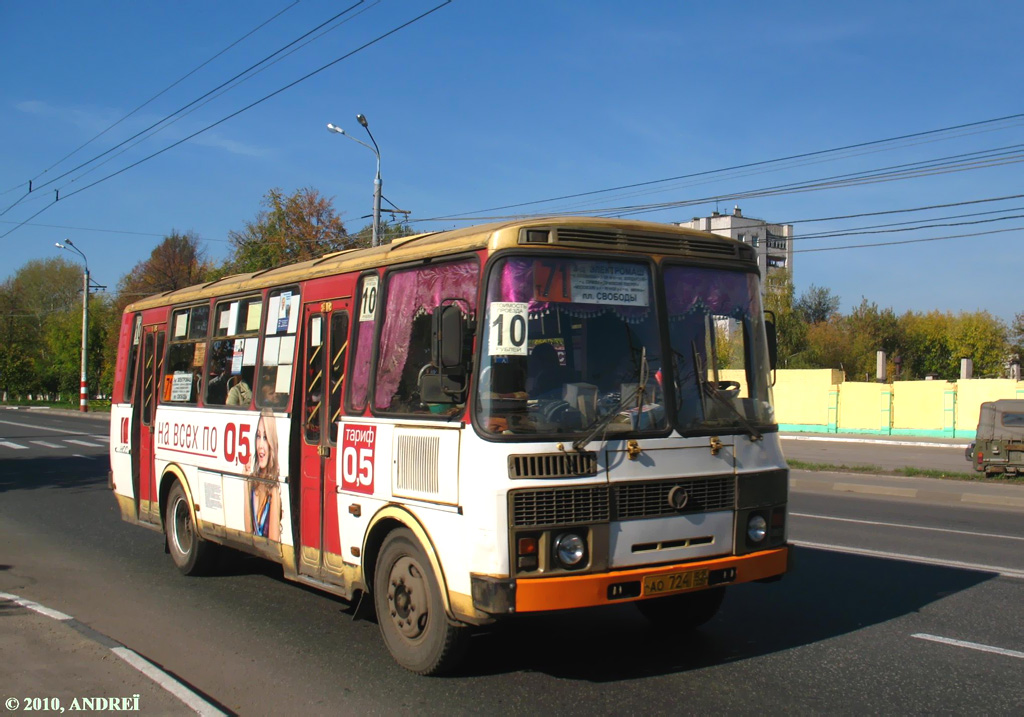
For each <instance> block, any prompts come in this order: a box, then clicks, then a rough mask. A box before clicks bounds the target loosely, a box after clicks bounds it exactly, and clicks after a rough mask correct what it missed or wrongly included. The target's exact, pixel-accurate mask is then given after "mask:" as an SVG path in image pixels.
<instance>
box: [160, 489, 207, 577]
mask: <svg viewBox="0 0 1024 717" xmlns="http://www.w3.org/2000/svg"><path fill="white" fill-rule="evenodd" d="M164 535H165V536H166V538H167V550H168V552H170V554H171V559H172V560H173V561H174V564H175V565H176V566H177V567H178V570H180V571H181V572H182V573H184V574H185V575H201V574H203V573H205V572H206V571H207V570H208V569H209V567H210V564H211V561H212V560H213V557H214V556H213V546H212V545H210V544H209V543H208V542H207V541H205V540H203V538H201V537H200V535H199V533H198V531H196V525H195V522H194V521H193V519H192V510H191V508H190V507H189V504H188V496H186V495H185V489H184V488H182V487H181V483H179V482H178V481H175V482H174V485H173V486H172V487H171V491H170V493H168V494H167V509H166V512H165V513H164Z"/></svg>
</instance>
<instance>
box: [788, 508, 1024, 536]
mask: <svg viewBox="0 0 1024 717" xmlns="http://www.w3.org/2000/svg"><path fill="white" fill-rule="evenodd" d="M790 515H791V516H793V517H795V518H813V519H814V520H832V521H835V522H837V523H856V524H858V525H877V526H881V527H884V528H906V529H908V530H930V531H932V532H935V533H952V534H954V535H970V536H972V537H975V538H999V539H1000V540H1020V541H1024V536H1021V535H1000V534H999V533H975V532H973V531H970V530H953V529H952V528H931V527H928V526H925V525H906V524H905V523H885V522H882V521H880V520H858V519H856V518H837V517H835V516H831V515H814V514H812V513H790Z"/></svg>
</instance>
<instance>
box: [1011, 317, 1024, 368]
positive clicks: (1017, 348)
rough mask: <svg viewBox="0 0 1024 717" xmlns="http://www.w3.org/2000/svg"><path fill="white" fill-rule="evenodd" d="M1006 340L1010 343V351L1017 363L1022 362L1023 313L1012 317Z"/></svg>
mask: <svg viewBox="0 0 1024 717" xmlns="http://www.w3.org/2000/svg"><path fill="white" fill-rule="evenodd" d="M1007 338H1008V339H1009V341H1010V351H1012V352H1013V354H1014V356H1015V357H1016V359H1017V360H1018V361H1024V311H1022V312H1020V313H1019V314H1017V315H1016V316H1014V317H1013V323H1011V324H1010V332H1009V336H1008V337H1007Z"/></svg>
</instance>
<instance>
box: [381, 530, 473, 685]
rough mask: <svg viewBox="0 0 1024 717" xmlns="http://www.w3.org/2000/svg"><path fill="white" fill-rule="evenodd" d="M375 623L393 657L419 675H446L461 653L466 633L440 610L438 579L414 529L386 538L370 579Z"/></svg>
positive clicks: (467, 633)
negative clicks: (375, 611)
mask: <svg viewBox="0 0 1024 717" xmlns="http://www.w3.org/2000/svg"><path fill="white" fill-rule="evenodd" d="M373 604H374V607H375V608H376V609H377V623H378V624H379V625H380V633H381V635H382V636H383V638H384V644H385V645H387V648H388V650H389V651H390V652H391V656H392V657H394V658H395V661H396V662H397V663H398V664H400V665H401V666H402V667H404V668H405V669H407V670H409V671H411V672H415V673H416V674H418V675H440V674H446V673H450V672H451V671H452V670H454V669H455V668H456V667H457V666H458V665H459V663H460V662H461V660H462V657H463V655H464V654H465V651H466V647H467V642H468V637H469V631H468V628H466V627H465V626H459V625H453V624H451V622H450V621H449V620H448V616H447V615H446V614H445V611H444V602H443V601H442V599H441V589H440V586H439V583H438V579H437V576H435V575H434V571H433V570H432V569H431V567H430V561H429V560H427V556H426V554H425V553H424V552H423V548H421V547H420V545H419V543H418V542H417V541H416V538H415V536H413V534H412V531H410V530H408V529H406V528H399V529H397V530H393V531H391V532H390V533H389V534H388V536H387V537H386V538H385V539H384V545H383V546H382V548H381V551H380V556H379V557H378V558H377V566H376V570H375V571H374V576H373Z"/></svg>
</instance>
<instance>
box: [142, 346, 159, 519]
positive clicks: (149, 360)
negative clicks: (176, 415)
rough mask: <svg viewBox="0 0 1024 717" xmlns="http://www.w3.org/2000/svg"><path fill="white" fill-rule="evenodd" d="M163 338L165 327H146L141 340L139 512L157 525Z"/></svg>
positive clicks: (143, 517)
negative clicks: (156, 441)
mask: <svg viewBox="0 0 1024 717" xmlns="http://www.w3.org/2000/svg"><path fill="white" fill-rule="evenodd" d="M164 337H165V331H164V330H163V328H162V327H158V326H147V327H146V330H145V334H144V338H143V341H142V366H141V369H140V374H139V389H140V391H141V406H140V408H141V410H140V414H141V415H140V416H139V418H141V421H140V424H141V426H140V430H139V443H138V447H139V464H138V470H139V483H138V492H137V495H138V511H139V512H138V515H139V520H141V521H145V522H147V523H155V524H159V523H160V498H159V496H158V495H157V486H156V466H155V465H154V456H153V447H154V446H153V443H154V433H155V426H154V424H155V421H156V404H157V401H158V400H159V396H160V377H161V375H162V374H163V360H164Z"/></svg>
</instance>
